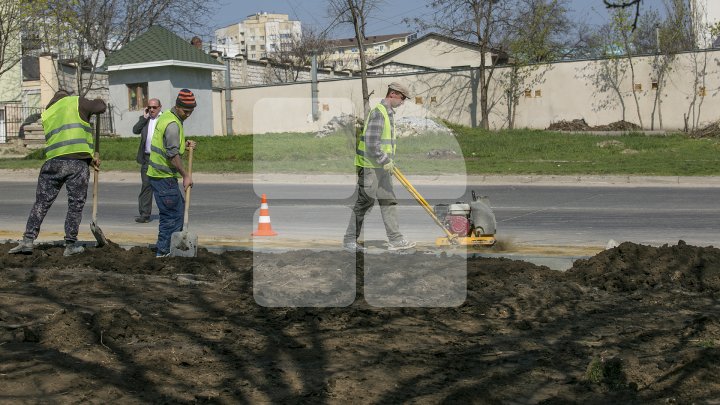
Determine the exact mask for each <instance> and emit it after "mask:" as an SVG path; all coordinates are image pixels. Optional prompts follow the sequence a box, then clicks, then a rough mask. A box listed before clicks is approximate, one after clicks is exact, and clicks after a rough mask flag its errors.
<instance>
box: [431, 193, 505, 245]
mask: <svg viewBox="0 0 720 405" xmlns="http://www.w3.org/2000/svg"><path fill="white" fill-rule="evenodd" d="M472 199H473V200H472V201H471V202H469V203H467V202H463V201H459V202H456V203H453V204H437V205H435V206H434V207H433V212H434V213H435V216H437V218H438V219H439V220H440V221H441V222H442V224H443V225H444V226H445V228H446V229H447V230H448V231H450V232H451V233H452V234H455V235H457V237H458V238H459V242H460V244H461V245H493V244H494V243H495V231H496V229H495V228H496V223H495V214H494V213H493V211H492V208H490V200H489V199H488V197H486V196H481V197H478V196H476V195H475V192H474V191H473V192H472ZM446 241H447V243H449V241H448V238H438V240H437V241H436V244H438V245H445V244H446Z"/></svg>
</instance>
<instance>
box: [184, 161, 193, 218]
mask: <svg viewBox="0 0 720 405" xmlns="http://www.w3.org/2000/svg"><path fill="white" fill-rule="evenodd" d="M192 161H193V148H188V169H187V173H188V176H190V177H192ZM191 190H192V185H190V187H188V188H187V189H186V190H185V217H184V218H183V224H184V225H183V230H184V231H187V228H188V223H189V222H190V191H191Z"/></svg>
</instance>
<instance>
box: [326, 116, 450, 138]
mask: <svg viewBox="0 0 720 405" xmlns="http://www.w3.org/2000/svg"><path fill="white" fill-rule="evenodd" d="M363 125H364V123H363V121H362V120H361V119H360V118H357V117H355V116H353V115H350V114H344V113H343V114H340V115H338V116H335V117H332V118H331V119H330V121H328V123H327V124H325V125H324V126H323V127H322V129H320V131H318V132H317V133H316V134H315V137H316V138H324V137H326V136H328V135H332V134H335V133H338V132H343V133H351V134H352V133H354V132H355V129H358V130H362V127H363ZM395 130H396V131H397V134H396V135H397V137H398V138H401V137H408V136H417V135H454V134H453V131H452V130H451V129H450V128H448V127H446V126H445V125H443V124H442V123H439V122H438V121H435V120H433V119H431V118H424V117H402V118H398V119H397V121H395Z"/></svg>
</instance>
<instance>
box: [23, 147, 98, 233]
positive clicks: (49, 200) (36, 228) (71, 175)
mask: <svg viewBox="0 0 720 405" xmlns="http://www.w3.org/2000/svg"><path fill="white" fill-rule="evenodd" d="M89 179H90V170H89V166H88V162H87V161H85V160H78V159H50V160H48V161H46V162H45V164H43V166H42V168H41V169H40V176H39V177H38V183H37V190H36V191H35V204H34V205H33V207H32V210H30V216H29V217H28V221H27V225H26V226H25V234H24V235H23V236H24V237H26V238H30V239H33V240H34V239H37V236H38V234H39V233H40V226H41V225H42V222H43V220H44V219H45V215H46V214H47V212H48V210H49V209H50V207H51V206H52V204H53V202H54V201H55V198H57V196H58V194H59V193H60V189H62V187H63V185H65V188H66V189H67V195H68V211H67V215H66V216H65V240H66V241H68V242H76V241H77V235H78V230H79V229H80V221H81V220H82V211H83V208H84V207H85V200H86V199H87V189H88V182H89Z"/></svg>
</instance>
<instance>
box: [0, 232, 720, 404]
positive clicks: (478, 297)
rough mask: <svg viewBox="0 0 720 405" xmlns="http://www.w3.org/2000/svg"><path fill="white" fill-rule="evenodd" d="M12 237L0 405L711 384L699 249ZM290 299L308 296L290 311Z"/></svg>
mask: <svg viewBox="0 0 720 405" xmlns="http://www.w3.org/2000/svg"><path fill="white" fill-rule="evenodd" d="M13 245H14V244H0V268H2V269H3V270H2V277H0V297H1V298H0V300H1V301H0V302H2V305H0V382H1V386H2V392H1V393H0V398H3V399H5V400H6V401H9V402H12V401H16V402H18V401H19V402H26V403H39V402H54V403H80V402H85V403H130V404H145V403H198V402H200V403H208V402H210V403H405V402H421V403H440V402H445V403H473V402H475V403H477V402H478V401H483V402H482V403H544V404H565V403H581V402H586V403H595V404H600V403H623V404H647V403H712V402H713V401H715V400H716V399H717V396H718V392H720V375H718V373H717V372H715V370H716V365H717V363H718V361H720V349H719V347H718V346H719V345H720V341H719V340H718V336H720V308H718V299H719V298H720V250H718V249H715V248H712V247H696V246H689V245H687V244H685V243H684V242H682V241H680V242H679V243H678V244H677V245H674V246H662V247H650V246H643V245H637V244H633V243H623V244H621V245H619V246H617V247H615V248H612V249H609V250H606V251H604V252H602V253H600V254H598V255H596V256H594V257H591V258H589V259H585V260H578V261H577V262H576V263H575V265H574V266H573V268H572V269H570V270H568V271H567V272H558V271H553V270H550V269H548V268H546V267H538V266H536V265H533V264H530V263H526V262H522V261H514V260H509V259H500V258H483V257H481V258H471V259H465V258H464V257H459V256H446V255H444V254H440V255H437V254H435V255H433V254H425V253H423V252H416V253H411V254H404V255H398V254H380V255H368V256H365V257H364V256H362V255H357V256H356V255H353V254H350V253H347V252H337V251H334V252H313V251H293V252H287V253H278V254H271V253H259V252H247V251H235V252H225V253H223V254H213V253H210V252H208V251H207V250H205V249H199V251H198V257H195V258H164V259H155V258H154V257H153V253H152V252H151V251H150V250H149V249H145V248H132V249H130V250H124V249H122V248H120V247H118V246H117V245H114V244H111V245H109V246H107V247H104V248H102V249H96V248H89V249H88V250H87V251H86V252H85V253H83V254H80V255H78V256H75V257H67V258H66V257H63V256H62V249H61V248H60V247H55V246H39V247H38V248H37V249H36V250H35V252H34V253H33V254H32V255H28V256H22V255H20V256H17V255H8V254H7V252H8V250H9V249H10V248H11V247H12V246H13ZM393 295H397V297H393ZM298 297H299V298H302V299H304V300H306V302H312V303H313V305H318V307H310V306H290V305H284V306H283V303H284V302H285V303H286V302H288V301H291V300H292V299H295V298H298ZM382 297H390V298H391V299H387V300H385V301H383V298H382ZM401 297H404V298H402V299H401ZM407 297H417V298H418V299H417V300H416V301H410V300H406V299H407ZM428 297H432V298H433V299H436V301H432V300H425V299H426V298H428ZM423 300H425V301H423ZM453 300H457V303H456V304H454V305H451V306H447V307H443V306H442V304H440V305H435V306H432V307H423V304H424V303H443V302H445V303H447V302H453ZM259 303H260V304H263V305H265V306H263V305H260V304H259ZM370 303H375V304H376V306H372V305H370ZM377 303H383V305H381V306H378V305H377ZM417 304H420V305H419V306H418V305H417ZM319 305H325V307H319Z"/></svg>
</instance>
